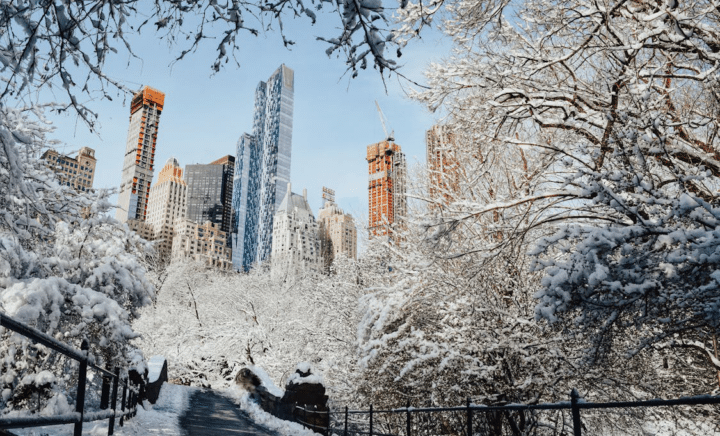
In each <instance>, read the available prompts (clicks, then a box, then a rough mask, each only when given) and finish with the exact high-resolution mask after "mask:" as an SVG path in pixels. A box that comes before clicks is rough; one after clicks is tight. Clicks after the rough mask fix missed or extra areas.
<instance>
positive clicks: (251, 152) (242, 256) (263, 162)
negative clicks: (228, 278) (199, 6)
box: [231, 64, 295, 270]
mask: <svg viewBox="0 0 720 436" xmlns="http://www.w3.org/2000/svg"><path fill="white" fill-rule="evenodd" d="M294 80H295V79H294V72H293V70H292V69H290V68H288V67H287V66H285V64H283V65H281V66H280V67H279V68H278V69H277V70H275V72H274V73H273V74H272V75H271V76H270V78H269V79H268V81H267V82H260V83H259V84H258V86H257V88H256V89H255V109H254V114H253V130H252V134H247V133H244V134H243V135H242V136H241V137H240V139H239V141H238V145H237V159H236V166H235V181H234V188H233V201H232V204H233V210H234V215H235V218H234V220H233V224H232V228H231V232H232V237H231V239H232V250H233V267H234V268H235V269H237V270H248V269H249V268H250V267H251V266H252V265H253V264H254V263H261V262H264V261H265V260H267V259H268V258H269V257H270V254H271V251H272V238H273V236H272V234H273V220H274V216H275V213H276V212H277V210H278V207H279V206H280V203H281V202H282V200H283V198H282V197H283V195H285V192H286V191H287V186H288V184H289V183H290V160H291V155H292V123H293V106H294V86H295V85H294Z"/></svg>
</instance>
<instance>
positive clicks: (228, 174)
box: [185, 155, 235, 233]
mask: <svg viewBox="0 0 720 436" xmlns="http://www.w3.org/2000/svg"><path fill="white" fill-rule="evenodd" d="M234 173H235V158H234V157H232V156H230V155H227V156H225V157H222V158H220V159H218V160H216V161H214V162H211V163H209V164H207V165H200V164H198V165H186V166H185V181H186V182H187V185H188V194H187V214H186V215H185V216H186V217H187V219H189V220H191V221H194V222H195V223H197V224H204V223H205V222H206V221H210V222H211V223H213V224H216V225H218V226H220V230H222V231H223V232H225V233H227V232H228V230H229V229H230V224H231V219H232V191H233V174H234Z"/></svg>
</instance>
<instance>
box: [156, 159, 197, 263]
mask: <svg viewBox="0 0 720 436" xmlns="http://www.w3.org/2000/svg"><path fill="white" fill-rule="evenodd" d="M182 176H183V170H182V168H181V167H180V163H179V162H178V161H177V159H175V158H172V157H171V158H170V159H168V161H167V163H166V164H165V166H164V167H163V168H162V169H161V170H160V174H158V181H157V183H156V184H155V185H153V187H152V188H151V189H150V199H149V201H148V204H149V206H148V218H147V224H148V225H150V226H151V227H152V231H153V239H154V240H155V241H157V242H156V245H155V247H156V250H157V253H158V258H159V259H160V260H161V261H162V262H170V255H171V251H172V243H173V236H174V227H175V224H177V223H178V222H179V221H180V220H181V219H184V218H185V210H186V201H187V200H186V199H187V184H186V183H185V180H183V178H182Z"/></svg>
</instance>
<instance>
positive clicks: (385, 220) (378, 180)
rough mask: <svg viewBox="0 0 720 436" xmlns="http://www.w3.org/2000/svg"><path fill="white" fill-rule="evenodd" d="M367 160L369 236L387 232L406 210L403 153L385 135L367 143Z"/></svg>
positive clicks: (388, 232) (387, 233)
mask: <svg viewBox="0 0 720 436" xmlns="http://www.w3.org/2000/svg"><path fill="white" fill-rule="evenodd" d="M367 161H368V176H369V177H368V201H369V207H368V225H369V230H370V236H380V235H389V234H390V233H391V229H392V227H393V225H394V224H397V223H398V221H399V219H400V218H401V217H404V216H405V214H406V211H407V202H406V198H405V179H406V173H407V170H406V163H405V155H404V154H403V153H402V150H401V148H400V146H399V145H398V144H395V143H394V142H393V141H392V140H391V139H389V140H385V141H382V142H378V143H377V144H372V145H369V146H368V148H367Z"/></svg>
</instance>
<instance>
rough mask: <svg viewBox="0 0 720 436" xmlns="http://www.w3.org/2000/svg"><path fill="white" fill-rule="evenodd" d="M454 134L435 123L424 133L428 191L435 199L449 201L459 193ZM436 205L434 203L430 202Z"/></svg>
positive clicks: (434, 205)
mask: <svg viewBox="0 0 720 436" xmlns="http://www.w3.org/2000/svg"><path fill="white" fill-rule="evenodd" d="M455 138H456V136H455V133H454V132H452V131H450V130H449V129H448V128H447V127H446V126H442V125H435V126H433V127H432V128H431V129H430V130H428V131H427V132H426V133H425V148H426V151H427V165H428V173H429V179H430V180H428V182H429V183H428V188H429V189H428V193H429V194H430V197H431V198H432V199H433V200H435V201H437V200H440V199H442V200H443V201H444V202H445V203H451V202H452V201H454V199H455V198H456V197H457V195H458V194H459V193H460V171H461V169H460V166H459V164H458V159H457V157H456V156H457V155H456V150H455V147H456V145H457V144H456V140H455ZM430 206H431V208H433V207H436V206H437V205H436V204H435V203H431V204H430Z"/></svg>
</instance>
